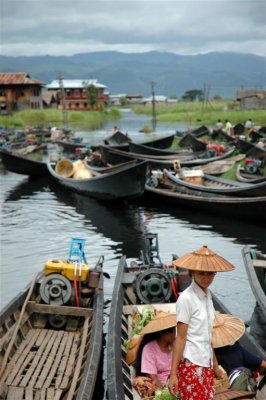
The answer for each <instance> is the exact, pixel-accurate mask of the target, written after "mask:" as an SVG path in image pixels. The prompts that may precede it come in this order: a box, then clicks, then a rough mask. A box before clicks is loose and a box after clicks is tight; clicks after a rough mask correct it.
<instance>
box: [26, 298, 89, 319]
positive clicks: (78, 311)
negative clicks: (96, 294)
mask: <svg viewBox="0 0 266 400" xmlns="http://www.w3.org/2000/svg"><path fill="white" fill-rule="evenodd" d="M28 310H29V311H30V312H36V313H40V314H60V315H71V316H73V317H89V316H90V315H91V314H92V312H93V309H92V308H81V307H67V306H53V305H50V304H37V303H35V302H34V301H29V302H28Z"/></svg>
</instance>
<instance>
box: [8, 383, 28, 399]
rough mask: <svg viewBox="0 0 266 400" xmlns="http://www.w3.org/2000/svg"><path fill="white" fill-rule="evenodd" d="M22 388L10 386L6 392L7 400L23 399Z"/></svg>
mask: <svg viewBox="0 0 266 400" xmlns="http://www.w3.org/2000/svg"><path fill="white" fill-rule="evenodd" d="M23 397H24V389H23V388H20V387H15V386H10V387H9V390H8V393H7V400H23Z"/></svg>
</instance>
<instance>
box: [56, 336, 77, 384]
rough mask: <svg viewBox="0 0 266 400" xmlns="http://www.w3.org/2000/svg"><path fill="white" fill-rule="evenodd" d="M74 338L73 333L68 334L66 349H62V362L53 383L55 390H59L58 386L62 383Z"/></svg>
mask: <svg viewBox="0 0 266 400" xmlns="http://www.w3.org/2000/svg"><path fill="white" fill-rule="evenodd" d="M74 338H75V335H74V333H73V332H69V334H68V338H67V344H66V347H65V349H64V354H63V357H62V360H61V362H60V365H59V367H58V371H57V378H56V381H55V388H59V387H60V384H61V382H62V379H63V376H64V371H65V369H66V365H67V361H68V357H69V354H70V352H71V348H72V343H73V340H74Z"/></svg>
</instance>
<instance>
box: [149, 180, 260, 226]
mask: <svg viewBox="0 0 266 400" xmlns="http://www.w3.org/2000/svg"><path fill="white" fill-rule="evenodd" d="M145 195H147V196H148V197H149V198H150V199H152V200H153V201H156V200H157V201H159V202H160V203H162V202H166V203H171V204H174V205H176V207H180V206H182V207H185V208H192V209H199V210H204V211H207V212H208V213H214V214H216V215H218V216H219V215H229V216H231V217H233V218H240V219H242V220H245V219H248V220H252V221H258V222H261V223H263V222H265V221H266V213H265V207H266V196H260V197H237V196H227V195H222V194H214V193H208V192H204V191H201V190H192V189H189V188H187V187H184V186H181V185H179V184H177V183H175V182H173V181H172V180H169V179H168V178H167V176H164V179H162V181H161V182H160V181H158V183H157V184H155V183H154V180H149V179H148V180H147V183H146V186H145Z"/></svg>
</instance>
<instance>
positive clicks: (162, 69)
mask: <svg viewBox="0 0 266 400" xmlns="http://www.w3.org/2000/svg"><path fill="white" fill-rule="evenodd" d="M0 65H1V67H0V70H1V72H27V73H29V74H30V75H31V77H33V78H36V79H40V80H42V81H44V82H45V83H46V84H48V83H50V82H51V81H52V80H53V79H56V78H57V77H58V76H59V75H63V76H64V78H65V79H75V78H76V79H97V80H98V81H99V82H100V83H103V84H104V85H106V86H107V90H108V91H109V92H110V93H111V94H118V93H142V94H143V95H144V96H150V95H151V81H155V83H156V85H155V93H156V94H160V95H166V96H177V97H178V98H180V97H181V96H182V95H183V94H184V93H185V92H186V91H187V90H192V89H202V90H203V89H204V87H206V88H207V87H209V88H210V97H213V96H214V95H220V96H222V97H223V98H235V94H236V91H237V90H238V89H240V88H245V89H262V88H265V81H266V79H265V78H266V72H265V71H266V57H262V56H256V55H252V54H239V53H208V54H202V55H191V56H182V55H177V54H173V53H163V52H148V53H138V54H136V53H131V54H128V53H119V52H112V51H110V52H95V53H84V54H75V55H73V56H49V55H47V56H32V57H7V56H0Z"/></svg>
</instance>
